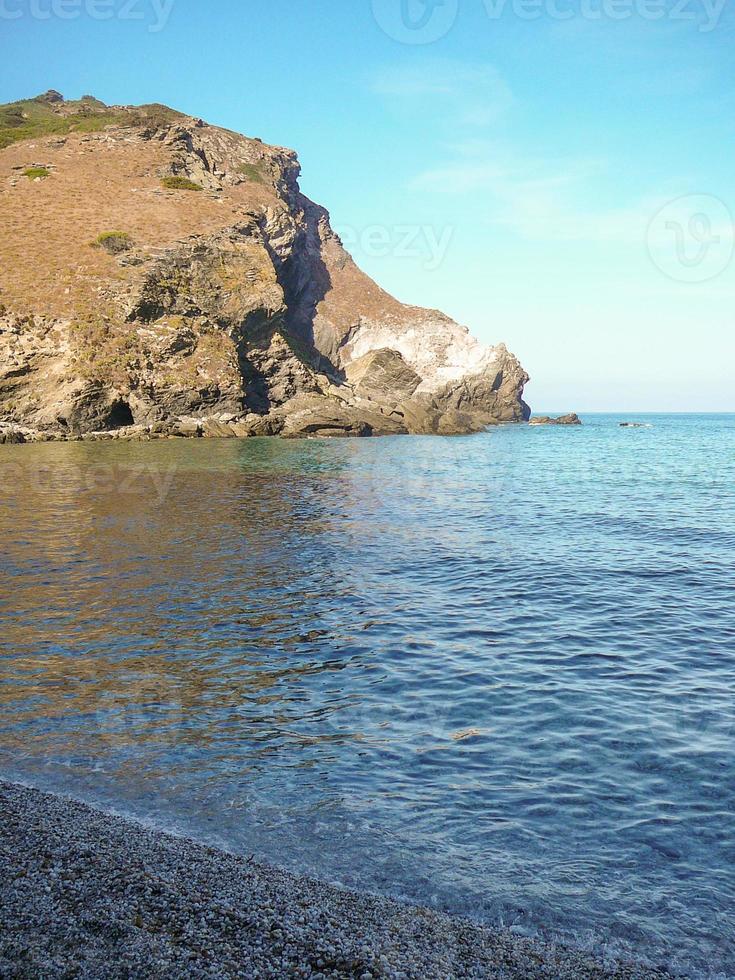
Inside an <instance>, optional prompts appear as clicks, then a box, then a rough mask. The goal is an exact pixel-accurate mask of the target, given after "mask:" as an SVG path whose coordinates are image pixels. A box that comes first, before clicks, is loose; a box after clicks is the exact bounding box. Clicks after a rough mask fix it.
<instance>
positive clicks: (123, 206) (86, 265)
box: [0, 93, 529, 437]
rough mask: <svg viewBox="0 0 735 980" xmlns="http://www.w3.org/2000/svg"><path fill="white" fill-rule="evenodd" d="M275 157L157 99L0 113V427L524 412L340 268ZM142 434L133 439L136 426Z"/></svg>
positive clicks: (192, 428)
mask: <svg viewBox="0 0 735 980" xmlns="http://www.w3.org/2000/svg"><path fill="white" fill-rule="evenodd" d="M298 177H299V164H298V161H297V158H296V156H295V154H294V153H293V152H292V151H291V150H286V149H282V148H279V147H271V146H266V145H265V144H263V143H262V142H260V141H259V140H255V139H248V138H246V137H244V136H240V135H237V134H235V133H231V132H228V131H225V130H222V129H219V128H217V127H214V126H209V125H207V124H205V123H203V122H202V121H201V120H196V119H191V118H188V117H185V116H181V115H180V114H178V113H174V112H173V111H171V110H168V109H165V108H163V107H160V106H148V107H140V108H128V107H122V108H120V107H116V108H108V107H106V106H103V105H102V104H101V103H99V102H96V101H95V100H91V99H85V100H83V101H82V102H79V103H65V102H63V101H62V100H60V97H58V96H56V94H55V93H50V94H48V95H47V96H44V97H41V98H39V99H37V100H30V101H28V102H24V103H17V104H15V105H13V106H6V107H2V108H0V209H1V211H2V214H3V224H2V228H1V229H0V424H2V427H4V429H5V431H6V433H7V431H8V427H9V426H13V427H15V428H23V427H24V428H25V429H26V430H27V435H29V436H31V435H32V431H33V432H36V433H38V434H41V435H42V434H44V433H47V434H55V435H56V436H57V437H62V436H64V435H66V436H75V435H79V434H83V433H91V432H100V431H104V430H108V431H115V432H116V433H117V434H135V433H140V432H145V431H148V428H149V427H151V426H152V427H153V430H154V432H158V433H167V432H180V433H182V434H197V433H202V432H203V433H204V434H212V435H231V434H237V435H247V434H283V435H308V434H321V435H342V434H347V435H352V434H357V435H369V434H381V433H400V432H455V431H472V430H474V429H477V428H480V427H482V426H484V425H486V424H490V423H492V422H494V421H519V420H523V419H526V418H528V414H529V411H528V408H527V406H526V405H525V404H524V402H523V400H522V395H523V388H524V385H525V384H526V382H527V380H528V378H527V375H526V373H525V372H524V370H523V368H522V367H521V365H520V364H519V362H518V361H517V360H516V358H515V357H513V355H512V354H510V353H509V352H508V351H507V350H506V348H505V347H504V346H503V345H499V346H497V347H486V346H483V345H482V344H480V343H478V342H477V341H476V340H474V339H473V338H472V337H471V336H470V335H469V333H468V332H467V330H466V329H465V328H464V327H460V326H459V325H458V324H456V323H454V322H453V321H452V320H450V319H449V318H448V317H446V316H444V315H443V314H441V313H439V312H436V311H432V310H423V309H419V308H417V307H413V306H406V305H403V304H401V303H399V302H398V301H397V300H395V299H394V298H393V297H391V296H389V295H388V294H387V293H386V292H384V291H383V290H382V289H380V287H379V286H377V285H376V283H374V282H373V281H372V280H371V279H369V278H368V277H367V276H366V275H365V274H364V273H362V272H361V271H360V269H358V267H357V266H356V265H355V263H354V261H353V260H352V258H351V257H350V256H349V255H348V253H347V252H346V251H345V250H344V248H343V247H342V244H341V242H340V240H339V238H338V237H337V236H336V235H335V233H334V232H333V231H332V229H331V227H330V224H329V215H328V214H327V212H326V211H325V210H324V209H323V208H321V207H319V206H317V205H316V204H314V203H313V202H311V201H310V200H308V199H307V198H306V197H305V196H304V195H303V194H302V193H301V192H300V189H299V184H298ZM141 427H144V428H143V429H141Z"/></svg>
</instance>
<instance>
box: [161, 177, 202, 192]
mask: <svg viewBox="0 0 735 980" xmlns="http://www.w3.org/2000/svg"><path fill="white" fill-rule="evenodd" d="M161 183H162V184H163V186H164V187H168V189H169V190H170V191H202V190H204V188H203V187H201V186H200V185H199V184H195V183H194V181H193V180H189V178H188V177H164V178H163V180H162V181H161Z"/></svg>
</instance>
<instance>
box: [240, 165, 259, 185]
mask: <svg viewBox="0 0 735 980" xmlns="http://www.w3.org/2000/svg"><path fill="white" fill-rule="evenodd" d="M237 169H238V171H239V173H241V174H242V175H243V177H247V179H248V180H252V181H254V182H255V183H256V184H264V183H265V178H264V177H263V172H262V170H261V169H260V167H258V166H256V165H255V164H254V163H241V164H240V166H239V167H238V168H237Z"/></svg>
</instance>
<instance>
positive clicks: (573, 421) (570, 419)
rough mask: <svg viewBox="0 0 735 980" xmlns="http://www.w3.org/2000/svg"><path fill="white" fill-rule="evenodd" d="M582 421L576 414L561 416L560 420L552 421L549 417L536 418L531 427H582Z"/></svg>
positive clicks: (539, 416) (538, 416)
mask: <svg viewBox="0 0 735 980" xmlns="http://www.w3.org/2000/svg"><path fill="white" fill-rule="evenodd" d="M581 424H582V419H581V418H580V417H579V416H578V415H577V414H576V413H575V412H571V413H570V414H569V415H560V416H559V418H558V419H552V418H550V417H549V416H548V415H536V416H534V417H533V418H532V419H531V420H530V422H529V425H581Z"/></svg>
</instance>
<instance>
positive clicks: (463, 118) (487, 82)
mask: <svg viewBox="0 0 735 980" xmlns="http://www.w3.org/2000/svg"><path fill="white" fill-rule="evenodd" d="M371 89H372V91H373V92H375V93H377V94H378V95H383V96H386V97H390V98H391V99H394V100H395V99H399V100H402V101H404V102H406V103H409V104H410V103H416V102H421V103H422V106H423V108H424V110H425V106H426V103H427V102H433V108H434V111H435V112H436V114H438V115H443V116H446V118H447V119H448V120H451V121H452V123H455V124H456V123H460V124H462V125H464V126H474V127H477V128H483V127H486V126H489V125H491V124H492V123H493V122H495V121H496V120H497V119H498V118H499V117H500V116H502V115H504V114H505V113H506V112H507V111H508V110H509V109H510V108H511V107H512V106H513V104H514V101H515V100H514V98H513V93H512V92H511V90H510V87H509V86H508V84H507V82H506V81H505V80H504V79H503V77H502V76H501V74H500V73H499V72H498V71H497V70H496V69H495V68H493V67H492V66H488V65H466V64H461V63H459V62H454V61H449V60H446V59H441V60H432V61H428V62H423V63H422V64H420V65H401V66H393V67H389V68H384V69H383V70H382V71H381V72H379V74H378V75H376V76H375V77H374V78H373V79H372V82H371ZM429 108H431V107H429Z"/></svg>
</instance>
